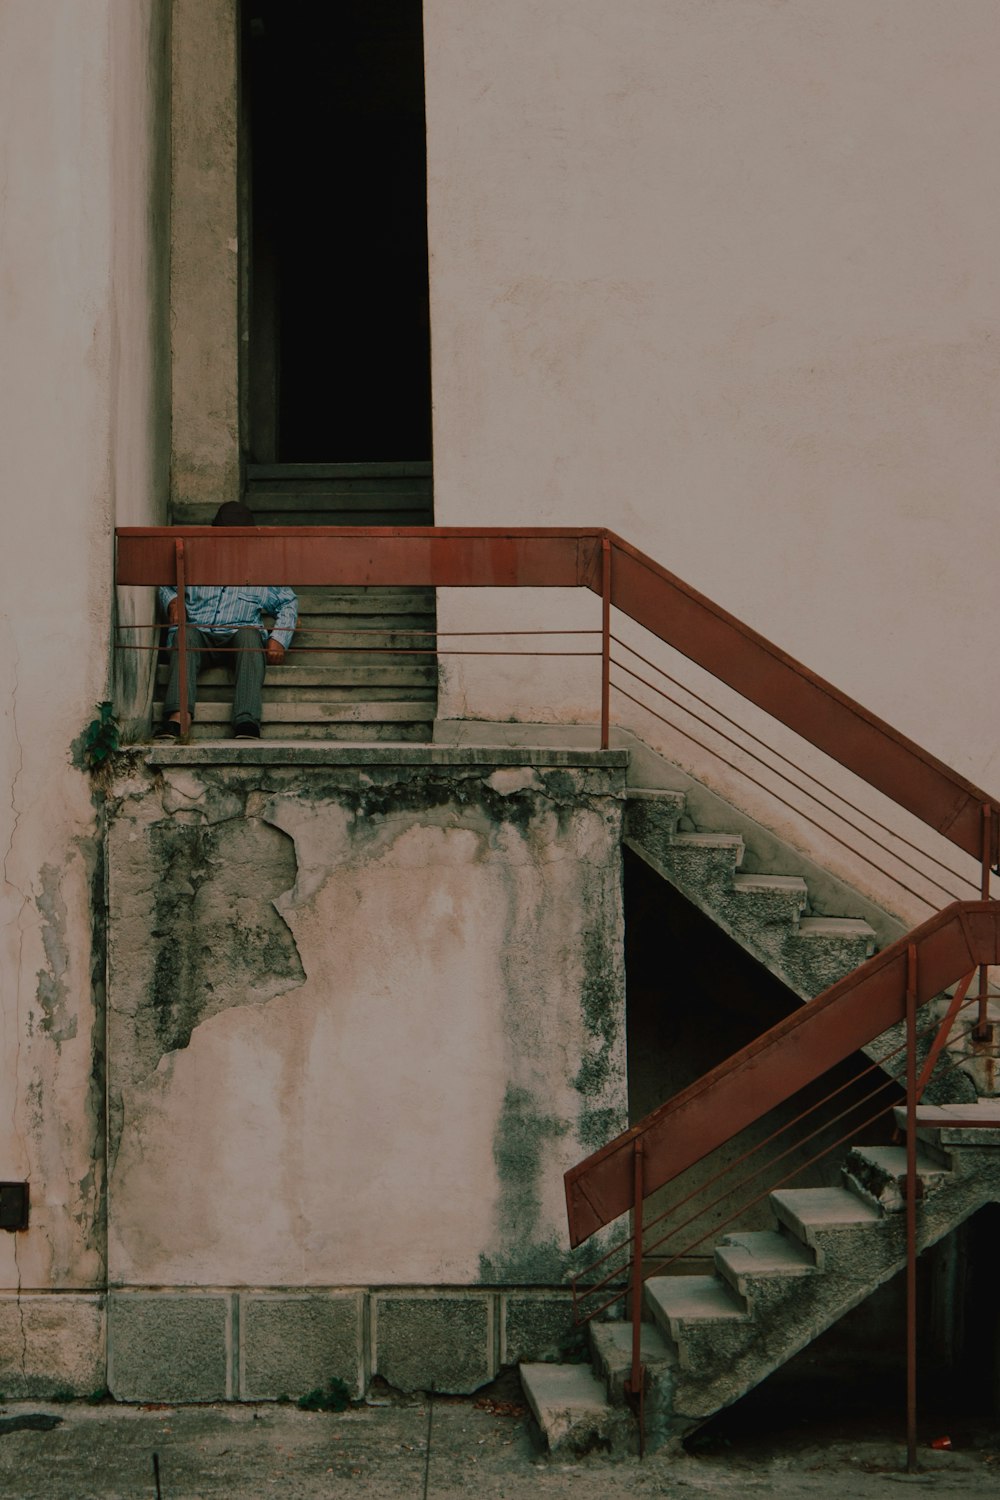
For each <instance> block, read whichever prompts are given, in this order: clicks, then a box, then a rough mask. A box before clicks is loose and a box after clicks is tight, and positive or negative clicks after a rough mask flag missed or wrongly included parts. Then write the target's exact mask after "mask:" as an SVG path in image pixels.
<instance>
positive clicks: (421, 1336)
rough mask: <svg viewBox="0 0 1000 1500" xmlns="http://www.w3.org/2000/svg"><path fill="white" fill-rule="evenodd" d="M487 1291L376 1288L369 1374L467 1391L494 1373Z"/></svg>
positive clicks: (420, 1386)
mask: <svg viewBox="0 0 1000 1500" xmlns="http://www.w3.org/2000/svg"><path fill="white" fill-rule="evenodd" d="M495 1300H496V1299H495V1297H494V1296H493V1295H492V1294H490V1293H478V1294H477V1293H474V1292H470V1293H461V1292H458V1293H451V1294H447V1293H442V1294H440V1295H435V1294H434V1293H421V1292H411V1293H409V1294H406V1293H399V1292H392V1293H389V1292H375V1293H373V1295H372V1300H371V1341H372V1373H373V1374H376V1375H381V1376H382V1377H383V1379H384V1380H387V1381H388V1382H389V1384H390V1385H394V1386H398V1387H399V1388H400V1390H404V1391H414V1390H426V1391H447V1392H449V1393H450V1394H454V1395H461V1394H468V1393H470V1392H472V1391H475V1390H478V1388H479V1387H480V1386H481V1385H486V1384H487V1382H488V1381H490V1380H492V1379H493V1377H494V1376H495V1375H496V1373H497V1361H496V1355H495V1344H496V1340H495V1337H494V1332H495V1328H494V1322H495V1319H494V1303H495Z"/></svg>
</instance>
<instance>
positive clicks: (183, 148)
mask: <svg viewBox="0 0 1000 1500" xmlns="http://www.w3.org/2000/svg"><path fill="white" fill-rule="evenodd" d="M238 10H239V6H238V4H237V0H173V28H172V34H173V58H172V99H171V111H170V113H171V129H172V138H171V218H170V309H171V333H170V353H171V365H172V370H173V386H172V401H171V404H172V415H173V426H172V455H171V498H172V500H173V502H174V503H175V504H178V503H179V504H184V503H185V502H192V501H193V502H199V501H200V502H205V503H212V504H215V505H218V504H220V503H221V501H223V500H235V499H238V498H239V495H240V450H239V441H240V440H239V374H238V372H239V329H238V319H239V225H238V211H237V58H238V50H239V49H238V35H237V18H238Z"/></svg>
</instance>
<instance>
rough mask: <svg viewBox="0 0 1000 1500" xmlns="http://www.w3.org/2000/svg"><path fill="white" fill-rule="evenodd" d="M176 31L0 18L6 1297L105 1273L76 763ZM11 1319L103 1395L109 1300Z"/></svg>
mask: <svg viewBox="0 0 1000 1500" xmlns="http://www.w3.org/2000/svg"><path fill="white" fill-rule="evenodd" d="M167 21H168V6H167V4H166V3H165V0H129V4H127V5H122V4H120V3H116V0H46V3H45V4H44V5H41V4H16V3H9V4H4V5H0V184H2V188H0V192H2V203H0V267H2V272H0V346H2V348H3V353H4V358H3V362H2V368H0V424H2V440H0V489H2V493H3V495H4V497H5V511H4V528H5V529H4V542H3V588H2V590H0V705H2V707H0V781H2V783H3V785H2V788H0V854H2V875H3V888H2V906H0V913H2V938H0V944H2V946H0V968H2V973H3V984H2V988H0V1178H2V1179H4V1180H15V1181H17V1180H23V1179H27V1180H28V1181H29V1182H30V1189H31V1216H30V1224H29V1228H28V1229H27V1230H26V1231H25V1232H22V1233H17V1234H10V1233H2V1234H0V1289H3V1290H7V1291H12V1292H13V1291H17V1290H21V1291H29V1290H33V1291H39V1292H43V1293H44V1292H48V1291H51V1290H59V1291H64V1292H65V1291H72V1290H79V1291H82V1292H86V1291H88V1289H95V1288H100V1287H102V1286H103V1283H104V1276H105V1249H106V1246H105V1224H104V1197H103V1188H104V1135H105V1118H104V1115H105V1111H104V1015H103V979H104V974H103V964H104V954H103V946H102V943H103V916H104V866H103V842H102V829H101V823H100V804H99V798H97V797H96V796H95V793H94V789H93V788H92V786H91V784H90V781H89V779H88V777H87V775H86V774H85V773H84V772H83V770H82V769H81V767H80V764H79V746H80V736H81V733H82V731H83V730H84V728H85V726H86V725H87V723H88V722H89V721H90V720H91V719H92V718H93V717H94V711H95V704H96V703H98V702H99V701H100V700H101V699H104V698H106V697H108V696H109V687H110V683H111V653H110V650H109V645H110V639H111V620H112V587H111V568H112V558H113V527H114V524H115V519H116V515H117V516H120V517H121V519H122V520H132V521H135V522H143V521H145V522H155V521H157V520H160V519H161V518H162V516H163V514H164V511H165V493H166V476H165V455H166V446H167V444H166V435H167V431H168V418H167V413H166V404H165V401H164V399H163V397H164V393H165V381H164V371H163V361H162V356H160V357H158V356H157V355H156V353H155V352H154V350H153V349H152V347H151V334H152V324H153V323H154V322H155V320H156V318H157V317H158V316H160V315H161V312H162V305H163V295H162V289H163V286H164V281H165V264H164V259H163V254H162V250H161V248H160V247H159V245H158V242H157V240H156V227H157V216H158V215H160V216H161V221H162V210H163V207H164V199H163V195H162V191H161V188H162V182H163V169H162V163H163V162H164V161H165V142H166V139H167V123H166V120H165V119H164V118H163V117H162V116H160V117H157V115H156V100H157V98H158V97H160V96H162V89H163V80H164V78H165V75H166V68H167V57H166V44H167V35H168V28H167ZM134 687H135V693H140V694H141V688H140V685H139V684H138V681H136V682H135V684H134ZM133 696H134V694H133ZM0 1301H2V1302H3V1306H2V1307H0V1321H2V1322H3V1325H4V1327H5V1328H8V1327H14V1328H16V1329H17V1330H18V1338H17V1340H16V1342H15V1345H13V1346H12V1345H11V1344H10V1342H9V1341H8V1340H6V1339H4V1340H2V1341H0V1388H2V1389H3V1390H5V1391H7V1392H8V1393H10V1392H12V1391H17V1390H21V1391H23V1392H25V1393H29V1394H30V1393H31V1391H32V1390H33V1389H35V1386H33V1385H32V1382H33V1381H34V1382H36V1385H37V1382H39V1381H41V1382H42V1384H43V1385H47V1387H48V1388H51V1386H52V1384H53V1382H55V1383H59V1374H58V1372H59V1369H60V1361H61V1359H62V1354H65V1356H66V1358H65V1360H63V1361H62V1368H63V1374H64V1380H63V1383H64V1384H66V1385H68V1386H69V1387H70V1388H81V1389H86V1390H93V1389H94V1388H95V1386H96V1385H99V1384H100V1380H99V1379H95V1374H94V1372H95V1370H96V1369H97V1368H98V1367H99V1365H100V1361H101V1359H102V1357H103V1356H102V1352H101V1348H102V1346H101V1342H100V1341H101V1338H102V1313H101V1310H100V1305H99V1298H98V1299H96V1300H94V1301H92V1302H90V1303H79V1304H78V1303H77V1302H76V1301H75V1300H74V1299H73V1298H61V1299H54V1300H53V1301H52V1304H51V1306H52V1308H54V1309H57V1310H56V1311H55V1312H53V1313H52V1314H51V1316H50V1315H49V1313H46V1312H45V1311H44V1310H42V1311H41V1312H40V1311H39V1308H40V1307H41V1305H42V1303H44V1302H45V1298H44V1297H43V1298H41V1299H35V1301H34V1302H32V1303H31V1306H30V1307H29V1306H28V1304H27V1303H21V1302H20V1301H19V1300H18V1299H16V1298H14V1297H11V1298H10V1299H9V1302H8V1301H7V1299H2V1298H0ZM60 1309H61V1311H60ZM50 1311H51V1309H50ZM60 1351H62V1353H60Z"/></svg>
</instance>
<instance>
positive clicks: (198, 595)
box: [156, 500, 299, 740]
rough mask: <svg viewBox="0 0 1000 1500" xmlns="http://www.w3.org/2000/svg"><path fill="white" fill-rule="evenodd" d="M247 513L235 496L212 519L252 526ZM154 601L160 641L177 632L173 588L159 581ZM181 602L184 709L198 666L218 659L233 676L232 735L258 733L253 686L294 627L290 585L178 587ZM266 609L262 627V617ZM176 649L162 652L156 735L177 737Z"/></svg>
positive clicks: (274, 662) (276, 660) (281, 652)
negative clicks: (166, 662)
mask: <svg viewBox="0 0 1000 1500" xmlns="http://www.w3.org/2000/svg"><path fill="white" fill-rule="evenodd" d="M255 524H256V523H255V521H254V518H253V512H252V511H251V510H250V509H249V507H248V506H246V505H242V504H241V503H240V502H239V501H238V500H227V501H226V503H225V504H224V505H220V506H219V509H218V511H217V512H216V516H215V519H214V521H213V522H212V525H213V526H253V525H255ZM159 593H160V604H161V606H162V608H163V611H164V613H165V615H166V617H167V623H168V624H169V625H170V626H171V629H170V630H169V631H168V633H167V645H168V646H172V645H173V644H174V638H175V636H176V634H177V631H176V624H177V613H178V610H177V590H176V589H174V588H161V589H160V591H159ZM184 601H185V605H186V608H187V653H186V654H187V662H188V667H187V681H188V711H189V712H190V713H191V714H192V715H193V713H194V705H195V697H196V688H197V679H198V669H199V667H207V666H213V665H216V664H219V665H222V664H225V665H226V666H229V667H230V668H231V669H232V670H233V672H234V674H235V678H236V686H235V690H234V694H233V734H234V735H235V737H236V739H238V740H257V739H260V719H261V689H262V687H263V685H264V666H265V663H268V664H269V665H270V666H272V667H276V666H278V665H280V663H281V662H282V661H284V658H285V652H286V650H287V649H288V644H289V642H290V641H291V639H292V635H293V633H294V631H295V625H296V621H297V620H298V615H299V607H298V600H297V599H296V597H295V594H294V592H293V590H292V589H289V588H269V587H260V586H254V585H253V584H242V583H241V584H235V585H228V584H227V585H221V584H204V585H199V586H195V587H188V588H186V589H185V590H184ZM264 615H272V616H273V617H274V626H273V628H272V629H271V631H270V633H269V632H268V629H267V626H266V625H265V624H264V623H263V619H262V616H264ZM180 717H181V716H180V653H179V652H178V651H172V652H171V655H170V680H169V682H168V684H167V696H166V699H165V701H164V704H163V720H162V722H161V724H160V725H159V728H158V729H157V731H156V738H157V739H158V740H174V739H177V738H178V737H179V736H180V732H181V725H180Z"/></svg>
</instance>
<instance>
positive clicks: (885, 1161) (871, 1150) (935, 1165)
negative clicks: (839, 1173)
mask: <svg viewBox="0 0 1000 1500" xmlns="http://www.w3.org/2000/svg"><path fill="white" fill-rule="evenodd" d="M852 1158H860V1159H861V1160H862V1161H865V1162H868V1163H869V1164H870V1165H871V1166H873V1167H875V1168H876V1169H877V1170H878V1171H880V1172H884V1173H885V1174H886V1176H887V1177H893V1178H896V1179H899V1178H901V1177H905V1176H906V1147H905V1146H853V1147H852V1148H851V1150H850V1152H849V1153H848V1156H847V1160H846V1162H845V1167H846V1168H848V1169H849V1168H850V1165H851V1160H852ZM949 1172H950V1168H948V1167H946V1166H943V1165H942V1164H941V1163H940V1162H937V1161H934V1160H932V1158H931V1157H929V1156H927V1155H926V1154H925V1153H924V1152H923V1151H920V1150H918V1151H917V1175H918V1176H919V1177H947V1176H948V1175H949Z"/></svg>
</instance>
